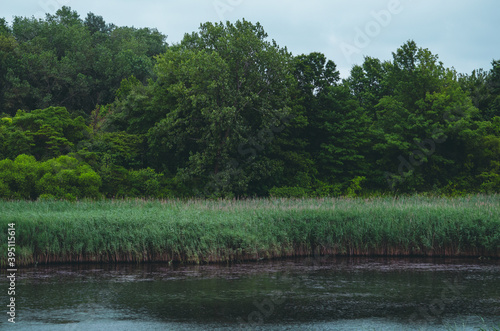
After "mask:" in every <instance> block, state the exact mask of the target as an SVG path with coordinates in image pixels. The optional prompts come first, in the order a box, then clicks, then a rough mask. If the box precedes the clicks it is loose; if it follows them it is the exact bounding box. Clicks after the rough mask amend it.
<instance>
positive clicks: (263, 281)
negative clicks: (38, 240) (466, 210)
mask: <svg viewBox="0 0 500 331" xmlns="http://www.w3.org/2000/svg"><path fill="white" fill-rule="evenodd" d="M18 276H19V277H18V280H17V290H16V294H17V296H16V302H17V307H16V308H17V313H18V317H17V319H16V325H15V326H13V325H11V324H10V323H7V318H6V317H5V316H4V318H2V319H1V320H0V329H2V330H20V329H22V330H30V329H33V330H134V331H140V330H169V329H171V330H193V329H194V330H206V329H226V330H232V329H237V328H250V329H263V330H380V329H384V330H401V329H407V330H436V329H442V330H455V329H456V330H468V329H470V330H478V328H479V327H483V328H485V329H487V328H488V327H492V326H496V327H497V328H499V327H500V261H498V260H492V261H478V260H456V259H455V260H454V259H446V260H445V259H434V260H430V259H393V258H354V259H353V258H335V257H330V258H328V257H327V258H325V257H321V258H307V259H295V260H282V261H269V262H259V263H242V264H232V265H203V266H178V265H176V266H168V265H165V264H148V265H113V266H109V265H72V266H68V265H64V266H50V267H37V268H31V269H23V270H21V271H20V272H19V275H18ZM2 277H4V274H2ZM1 286H2V288H1V289H0V291H1V293H2V298H4V299H2V302H7V300H8V298H7V297H6V293H7V286H6V282H2V284H1ZM4 310H5V309H4Z"/></svg>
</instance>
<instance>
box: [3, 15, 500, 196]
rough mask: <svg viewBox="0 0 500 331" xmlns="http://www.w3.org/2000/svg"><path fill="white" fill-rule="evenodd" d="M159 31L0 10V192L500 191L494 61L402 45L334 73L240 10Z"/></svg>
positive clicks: (499, 64)
mask: <svg viewBox="0 0 500 331" xmlns="http://www.w3.org/2000/svg"><path fill="white" fill-rule="evenodd" d="M165 39H166V37H165V36H164V35H162V34H161V33H159V32H158V31H157V30H155V29H147V28H146V29H138V28H133V27H132V28H131V27H120V26H116V25H114V24H112V23H107V22H106V21H105V20H104V19H103V18H102V17H101V16H98V15H95V14H94V13H89V14H88V15H87V16H86V18H85V19H82V18H80V16H79V14H78V13H77V12H75V11H73V10H71V8H69V7H62V8H61V9H60V10H58V11H57V12H56V13H55V14H48V15H47V16H46V17H45V18H44V19H36V18H33V17H32V18H27V17H15V18H14V19H13V21H12V22H11V24H10V25H9V24H8V23H7V21H6V20H5V19H0V162H1V163H0V164H1V165H2V168H1V169H2V170H1V171H2V174H3V177H0V195H1V197H3V198H7V199H37V198H39V197H42V198H44V199H46V198H47V199H50V198H51V197H52V198H64V197H66V198H68V199H70V200H74V199H79V198H81V197H84V196H88V197H90V196H92V197H99V196H105V197H152V198H153V197H156V198H162V197H167V196H168V197H172V196H174V197H182V198H189V197H194V196H196V197H209V198H220V197H226V198H232V197H242V198H244V197H255V196H258V197H266V196H270V195H271V196H275V197H297V198H298V197H332V196H333V197H336V196H340V195H347V196H350V197H354V196H370V195H375V196H378V195H386V194H390V195H399V194H418V193H428V194H438V195H440V194H441V195H451V196H455V195H457V196H461V195H465V194H468V193H474V192H481V193H494V192H498V191H499V189H500V187H499V186H500V184H499V181H500V168H499V164H500V60H494V61H492V67H491V69H490V70H486V69H484V70H483V69H478V70H474V71H473V72H472V73H471V74H459V73H457V72H456V71H455V70H454V69H453V68H451V69H450V68H446V67H445V66H444V64H443V63H442V62H440V61H439V57H438V55H437V54H433V53H432V52H431V51H430V50H429V49H426V48H422V47H419V46H418V45H417V44H416V43H415V42H414V41H412V40H409V41H408V42H406V43H405V44H403V45H402V46H401V47H399V48H398V49H397V50H395V51H394V52H393V53H392V60H390V61H381V60H379V59H376V58H372V57H366V58H365V59H364V62H363V63H361V64H359V65H355V66H354V67H353V68H352V70H351V73H350V76H349V77H347V78H345V79H341V78H340V74H339V72H338V70H337V67H336V64H335V62H334V61H332V60H330V59H328V58H327V57H326V56H325V55H324V54H321V53H318V52H312V53H310V54H299V55H295V56H294V55H292V54H291V53H290V52H288V51H287V49H286V48H285V47H280V46H278V45H277V43H276V42H275V41H274V40H270V39H269V38H268V35H267V33H266V32H265V30H264V28H263V27H262V26H261V25H260V24H259V23H255V24H254V23H251V22H248V21H246V20H240V21H236V22H234V23H231V22H226V23H204V24H201V26H200V28H199V30H198V31H197V32H193V33H191V34H186V35H185V36H184V38H183V39H182V41H181V42H180V43H178V44H174V45H171V46H168V45H167V44H166V42H165ZM61 157H63V158H61ZM18 158H19V159H18ZM70 159H71V160H76V161H71V162H70V161H69V160H70ZM57 164H66V167H68V168H65V169H63V170H60V171H59V170H58V171H56V172H54V171H53V169H55V168H57V169H59V168H61V167H62V166H60V165H59V166H57ZM44 167H45V168H44ZM47 167H48V168H47ZM54 167H55V168H54ZM61 169H62V168H61ZM17 171H19V173H16V172H17ZM43 176H46V177H45V179H44V180H43V181H42V183H43V185H42V184H40V181H41V180H42V177H43ZM80 176H83V177H82V178H81V179H79V178H80ZM40 185H41V186H40ZM44 185H45V186H44ZM58 185H61V186H60V187H59V188H58ZM82 185H83V186H82ZM54 192H55V193H54Z"/></svg>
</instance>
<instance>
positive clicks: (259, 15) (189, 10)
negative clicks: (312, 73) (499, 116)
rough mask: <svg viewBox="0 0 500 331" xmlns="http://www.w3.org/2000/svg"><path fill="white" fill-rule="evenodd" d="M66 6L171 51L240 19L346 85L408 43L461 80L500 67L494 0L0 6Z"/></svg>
mask: <svg viewBox="0 0 500 331" xmlns="http://www.w3.org/2000/svg"><path fill="white" fill-rule="evenodd" d="M64 5H66V6H70V7H71V8H72V9H73V10H76V11H77V12H78V13H79V14H80V16H81V17H82V18H85V17H86V15H87V13H88V12H93V13H94V14H97V15H101V16H102V17H103V18H104V19H105V20H106V22H107V23H114V24H115V25H118V26H135V27H150V28H157V29H158V30H159V31H160V32H162V33H164V34H165V35H167V36H168V39H167V41H168V43H169V44H172V43H176V42H179V41H180V40H181V39H182V37H183V35H184V34H185V33H190V32H193V31H196V30H197V29H198V27H199V25H200V23H202V22H207V21H211V22H220V21H226V20H229V21H236V20H238V19H241V18H245V19H246V20H249V21H251V22H254V23H255V22H260V23H261V24H262V25H263V26H264V29H265V30H266V32H267V33H268V35H269V38H270V39H274V40H276V42H277V43H278V44H279V45H280V46H282V47H284V46H286V47H287V48H288V50H290V51H291V52H292V53H293V54H294V55H298V54H302V53H306V54H307V53H310V52H322V53H324V54H325V55H326V56H327V57H328V58H329V59H331V60H333V61H334V62H335V63H336V64H337V66H338V68H339V70H340V72H341V74H342V76H343V77H346V76H348V74H349V71H350V68H351V67H352V66H353V65H354V64H361V63H362V62H363V57H364V56H372V57H376V58H379V59H381V60H389V59H391V58H392V55H391V54H392V52H394V51H396V49H397V48H398V47H399V46H401V45H402V44H404V43H405V42H406V41H407V40H409V39H413V40H415V41H416V42H417V44H418V45H419V46H420V47H424V48H428V49H430V51H431V52H432V53H434V54H438V55H439V59H440V60H441V61H442V62H443V63H444V65H445V66H446V67H455V69H457V71H459V72H464V73H470V72H472V70H473V69H477V68H484V69H486V70H489V69H491V61H492V60H493V59H500V18H499V17H500V1H499V0H476V1H470V0H350V1H347V0H345V1H341V0H309V1H304V0H265V1H263V0H175V1H174V0H141V1H138V0H20V1H12V0H8V1H7V0H0V8H1V9H0V17H5V18H6V19H7V21H9V22H11V21H12V17H13V16H35V17H44V13H45V12H50V13H54V12H55V11H56V10H57V8H59V7H61V6H64Z"/></svg>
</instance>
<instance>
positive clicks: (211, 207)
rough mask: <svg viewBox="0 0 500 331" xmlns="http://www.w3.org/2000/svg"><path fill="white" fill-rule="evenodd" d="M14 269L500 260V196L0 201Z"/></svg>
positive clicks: (0, 258) (3, 257)
mask: <svg viewBox="0 0 500 331" xmlns="http://www.w3.org/2000/svg"><path fill="white" fill-rule="evenodd" d="M9 223H15V227H16V264H17V266H27V265H31V264H34V263H40V264H44V263H68V262H69V263H80V262H103V263H115V262H185V263H207V262H227V261H243V260H259V259H268V258H278V257H291V256H307V255H311V254H318V253H319V254H329V255H350V256H360V255H374V256H375V255H377V256H449V257H455V256H456V257H464V256H468V257H481V256H482V257H491V258H499V257H500V195H489V196H484V195H477V196H467V197H461V198H426V197H400V198H373V199H346V198H337V199H302V200H293V199H275V200H269V199H262V200H259V199H256V200H242V201H235V200H223V201H208V200H207V201H204V200H200V201H194V200H193V201H184V202H183V201H173V200H168V201H145V200H128V201H127V200H111V201H109V200H108V201H95V202H93V201H81V202H73V203H72V202H65V201H44V202H26V201H18V202H5V201H0V227H1V229H2V232H3V233H4V235H2V236H0V247H1V253H0V265H1V266H2V267H3V266H5V265H6V263H7V237H8V236H7V227H8V224H9Z"/></svg>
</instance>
